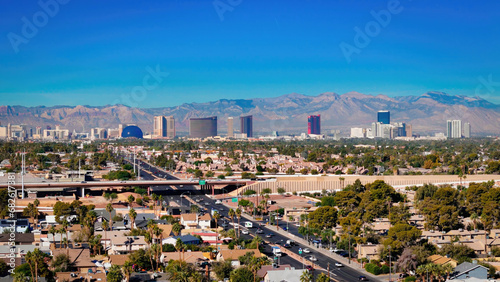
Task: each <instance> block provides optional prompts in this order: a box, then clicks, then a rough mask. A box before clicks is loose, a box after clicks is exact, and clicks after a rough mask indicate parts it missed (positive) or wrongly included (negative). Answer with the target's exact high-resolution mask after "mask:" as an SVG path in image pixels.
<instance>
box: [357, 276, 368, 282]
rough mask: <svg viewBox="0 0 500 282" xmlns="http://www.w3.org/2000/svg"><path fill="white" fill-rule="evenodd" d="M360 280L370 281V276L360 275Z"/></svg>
mask: <svg viewBox="0 0 500 282" xmlns="http://www.w3.org/2000/svg"><path fill="white" fill-rule="evenodd" d="M358 280H359V281H368V278H366V276H359V279H358Z"/></svg>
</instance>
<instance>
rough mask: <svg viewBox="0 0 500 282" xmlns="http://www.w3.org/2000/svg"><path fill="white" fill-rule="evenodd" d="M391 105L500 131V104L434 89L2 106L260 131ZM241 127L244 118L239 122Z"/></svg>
mask: <svg viewBox="0 0 500 282" xmlns="http://www.w3.org/2000/svg"><path fill="white" fill-rule="evenodd" d="M379 110H389V111H391V122H405V123H408V124H412V125H413V132H414V133H434V132H445V130H446V126H445V125H446V120H447V119H461V120H462V121H463V122H470V123H471V126H472V133H473V134H481V135H485V134H490V135H499V134H500V106H499V105H496V104H493V103H490V102H488V101H486V100H484V99H482V98H479V97H467V96H458V95H448V94H446V93H441V92H428V93H425V94H423V95H421V96H400V97H388V96H385V95H376V96H373V95H366V94H361V93H357V92H349V93H346V94H343V95H339V94H336V93H331V92H327V93H323V94H320V95H318V96H306V95H302V94H296V93H292V94H287V95H283V96H279V97H275V98H255V99H236V100H227V99H221V100H217V101H214V102H207V103H190V104H182V105H179V106H176V107H164V108H145V109H142V108H131V107H128V106H123V105H113V106H101V107H92V106H76V107H75V106H72V107H70V106H54V107H44V106H38V107H23V106H0V122H1V124H2V125H5V124H7V123H12V124H28V125H31V126H33V127H35V126H42V127H46V126H47V125H50V126H52V127H54V126H55V125H61V127H62V128H68V129H70V130H71V131H72V130H73V129H76V131H78V132H82V131H88V130H89V129H90V128H91V127H105V128H116V127H117V125H118V124H119V123H124V124H132V123H133V124H137V125H138V126H139V127H141V128H142V129H143V131H145V132H151V131H152V130H153V117H154V116H155V115H173V116H174V117H175V120H176V128H177V131H178V132H187V131H188V126H189V118H192V117H208V116H218V126H219V132H221V133H222V132H226V122H227V118H228V117H235V118H237V117H239V116H240V115H247V114H250V115H253V117H254V126H253V128H254V131H255V132H257V133H270V132H272V131H274V130H276V131H278V132H280V133H301V132H306V131H307V116H308V115H312V114H321V127H322V133H329V132H330V130H333V129H335V130H336V129H339V130H341V131H342V132H344V133H347V132H348V131H349V128H350V127H369V126H370V124H371V123H372V122H374V121H376V116H377V111H379ZM234 127H235V129H236V130H238V129H239V121H238V120H237V119H236V120H235V123H234Z"/></svg>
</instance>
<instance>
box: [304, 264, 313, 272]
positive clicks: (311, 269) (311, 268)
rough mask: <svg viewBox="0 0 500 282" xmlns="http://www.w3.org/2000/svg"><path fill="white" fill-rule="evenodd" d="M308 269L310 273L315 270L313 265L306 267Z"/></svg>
mask: <svg viewBox="0 0 500 282" xmlns="http://www.w3.org/2000/svg"><path fill="white" fill-rule="evenodd" d="M306 269H307V270H309V271H313V270H314V268H313V267H312V265H306Z"/></svg>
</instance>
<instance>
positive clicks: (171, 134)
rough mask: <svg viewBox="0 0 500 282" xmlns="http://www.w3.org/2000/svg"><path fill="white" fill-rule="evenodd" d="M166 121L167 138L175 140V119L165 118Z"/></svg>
mask: <svg viewBox="0 0 500 282" xmlns="http://www.w3.org/2000/svg"><path fill="white" fill-rule="evenodd" d="M165 119H166V120H167V138H170V139H173V138H175V135H176V132H175V118H174V117H173V116H166V117H165Z"/></svg>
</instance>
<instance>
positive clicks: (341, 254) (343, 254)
mask: <svg viewBox="0 0 500 282" xmlns="http://www.w3.org/2000/svg"><path fill="white" fill-rule="evenodd" d="M339 255H340V256H342V257H345V258H346V257H348V256H349V253H348V252H340V253H339Z"/></svg>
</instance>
